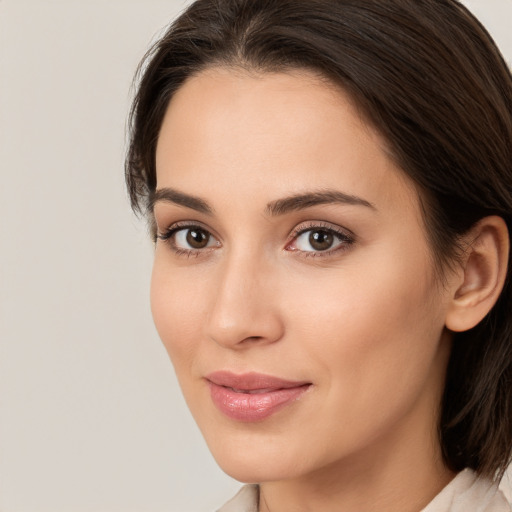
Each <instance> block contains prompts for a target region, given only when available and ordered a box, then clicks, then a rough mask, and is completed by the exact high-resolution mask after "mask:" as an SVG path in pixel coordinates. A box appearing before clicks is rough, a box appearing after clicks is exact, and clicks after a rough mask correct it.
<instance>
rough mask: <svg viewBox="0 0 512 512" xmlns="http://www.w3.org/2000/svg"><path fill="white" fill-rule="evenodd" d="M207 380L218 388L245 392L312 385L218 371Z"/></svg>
mask: <svg viewBox="0 0 512 512" xmlns="http://www.w3.org/2000/svg"><path fill="white" fill-rule="evenodd" d="M205 378H206V380H208V381H210V382H211V383H213V384H216V385H217V386H224V387H227V388H232V389H235V390H243V391H256V390H266V391H273V390H277V389H289V388H296V387H300V386H305V385H307V384H311V382H308V381H303V380H302V381H297V380H287V379H281V378H280V377H274V376H272V375H265V374H262V373H255V372H250V373H243V374H236V373H232V372H228V371H217V372H213V373H210V374H208V375H207V376H206V377H205Z"/></svg>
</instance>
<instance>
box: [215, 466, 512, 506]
mask: <svg viewBox="0 0 512 512" xmlns="http://www.w3.org/2000/svg"><path fill="white" fill-rule="evenodd" d="M217 512H258V486H257V485H254V484H251V485H244V486H243V487H242V488H241V489H240V491H239V492H238V494H237V495H236V496H235V497H234V498H232V499H231V500H230V501H228V502H227V503H226V504H225V505H224V506H223V507H221V508H220V509H219V510H218V511H217ZM420 512H512V507H511V506H510V504H509V503H508V501H507V500H506V499H505V496H504V495H503V493H502V492H501V491H500V490H499V489H498V486H497V484H494V483H493V482H491V481H490V480H487V479H485V478H479V477H477V476H476V474H475V473H474V472H473V471H471V470H470V469H465V470H464V471H461V472H460V473H459V474H458V475H457V476H456V477H455V478H454V479H453V480H452V481H451V482H450V483H449V484H448V485H447V486H446V487H445V488H444V489H443V490H442V491H441V492H440V493H439V494H438V495H437V496H436V497H435V498H434V499H433V500H432V501H431V502H430V503H429V504H428V505H427V506H426V507H425V508H424V509H423V510H421V511H420Z"/></svg>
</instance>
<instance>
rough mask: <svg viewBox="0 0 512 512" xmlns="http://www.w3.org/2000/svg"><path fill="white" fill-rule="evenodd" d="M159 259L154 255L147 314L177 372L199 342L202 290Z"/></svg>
mask: <svg viewBox="0 0 512 512" xmlns="http://www.w3.org/2000/svg"><path fill="white" fill-rule="evenodd" d="M157 250H158V249H157ZM162 260H164V258H162V257H160V255H158V254H156V255H155V262H154V265H153V272H152V276H151V296H150V297H151V312H152V315H153V321H154V323H155V326H156V329H157V331H158V334H159V336H160V339H161V340H162V342H163V344H164V346H165V348H166V349H167V352H168V354H169V356H170V358H171V360H172V362H173V364H174V366H175V368H176V371H177V372H179V371H180V369H181V366H182V365H187V366H188V364H189V362H190V361H191V359H192V357H193V354H194V351H195V350H196V345H197V344H198V343H199V340H200V339H201V337H200V329H201V325H202V324H201V318H204V315H202V312H201V310H202V309H204V308H202V307H201V299H202V298H204V289H201V286H200V280H196V279H187V277H186V273H184V272H181V271H179V270H176V269H171V268H168V267H169V266H168V265H166V264H165V261H162ZM198 281H199V282H198Z"/></svg>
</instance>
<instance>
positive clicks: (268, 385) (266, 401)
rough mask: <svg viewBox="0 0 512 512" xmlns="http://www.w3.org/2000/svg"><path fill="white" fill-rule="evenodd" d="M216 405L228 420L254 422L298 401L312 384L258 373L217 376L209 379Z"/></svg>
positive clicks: (212, 375)
mask: <svg viewBox="0 0 512 512" xmlns="http://www.w3.org/2000/svg"><path fill="white" fill-rule="evenodd" d="M206 380H207V381H208V384H209V386H210V393H211V397H212V401H213V403H214V404H215V406H216V407H217V408H218V409H219V410H220V411H221V412H222V413H224V414H225V415H226V416H228V417H229V418H232V419H234V420H238V421H246V422H254V421H260V420H263V419H265V418H268V417H269V416H270V415H272V414H274V413H275V412H277V411H279V410H280V409H282V408H283V407H286V406H287V405H289V404H291V403H292V402H294V401H295V400H297V399H298V398H299V397H300V396H301V395H302V394H303V393H304V392H306V391H307V390H308V389H309V387H310V386H311V382H305V381H289V380H284V379H280V378H278V377H272V376H270V375H263V374H258V373H246V374H243V375H237V374H234V373H231V372H214V373H211V374H209V375H207V376H206Z"/></svg>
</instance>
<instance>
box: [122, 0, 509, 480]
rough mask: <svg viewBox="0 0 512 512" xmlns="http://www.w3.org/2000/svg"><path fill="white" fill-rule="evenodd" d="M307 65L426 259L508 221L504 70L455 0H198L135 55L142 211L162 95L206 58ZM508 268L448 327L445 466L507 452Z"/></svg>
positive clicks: (133, 178)
mask: <svg viewBox="0 0 512 512" xmlns="http://www.w3.org/2000/svg"><path fill="white" fill-rule="evenodd" d="M215 66H222V67H228V68H231V69H233V70H235V69H236V68H241V69H244V70H248V71H256V72H262V73H265V72H286V71H290V70H309V71H313V72H315V73H317V74H320V76H323V77H325V78H327V79H328V80H329V81H330V82H333V83H334V84H336V85H338V86H340V87H341V88H342V89H343V90H344V91H346V92H347V93H348V94H349V95H350V97H351V98H352V99H353V101H354V102H355V103H356V105H357V106H358V108H359V110H360V111H361V113H362V115H363V116H364V118H365V119H366V120H367V121H368V122H369V123H370V124H371V125H372V126H373V127H374V128H375V129H376V130H377V131H378V132H379V133H380V134H381V135H382V136H383V137H384V138H385V140H386V141H387V143H388V145H389V148H390V151H391V153H392V156H393V158H394V159H395V161H396V163H397V165H398V166H399V167H400V168H401V169H402V170H403V172H405V173H406V174H407V175H408V176H409V177H410V178H411V179H412V180H413V182H414V183H415V184H416V186H417V188H418V191H419V196H420V201H421V204H422V206H423V214H424V221H425V226H426V231H427V236H428V238H429V240H430V243H431V246H432V252H433V256H434V260H435V262H436V268H446V265H450V262H452V263H453V261H454V260H456V258H457V254H458V252H459V249H460V247H459V245H460V244H459V243H458V242H459V241H460V240H461V237H462V235H464V234H466V233H468V231H469V230H470V229H471V227H472V226H473V225H474V224H475V223H476V222H477V221H478V220H479V219H481V218H483V217H485V216H487V215H499V216H500V217H502V218H503V219H504V220H505V221H506V223H507V226H508V230H509V235H510V232H511V226H512V76H511V73H510V70H509V68H508V67H507V64H506V63H505V61H504V59H503V57H502V56H501V54H500V52H499V50H498V49H497V47H496V45H495V43H494V42H493V40H492V38H491V36H490V35H489V34H488V32H487V31H486V30H485V29H484V27H483V26H482V25H481V24H480V23H479V21H478V20H476V19H475V18H474V17H473V15H472V14H471V13H470V12H469V11H468V10H467V9H466V8H465V7H463V6H462V5H461V4H460V3H459V2H458V1H456V0H415V1H411V0H197V1H195V2H194V3H192V4H191V5H190V6H189V7H188V8H187V9H186V10H185V11H184V12H183V13H182V14H181V15H180V16H179V17H178V18H177V19H176V20H175V21H174V22H173V23H172V24H171V25H170V27H169V28H168V30H167V32H166V33H165V35H164V36H163V37H161V39H160V40H159V41H157V43H156V44H155V45H154V46H153V47H152V48H151V49H150V51H149V52H148V53H147V54H146V56H145V58H144V60H143V61H142V63H141V65H140V66H139V70H138V75H137V77H138V79H139V83H138V89H137V91H136V95H135V98H134V101H133V105H132V110H131V115H130V139H129V147H128V153H127V158H126V168H125V171H126V181H127V186H128V190H129V194H130V199H131V204H132V208H133V209H134V210H135V211H136V212H138V213H141V212H142V213H149V214H150V216H151V198H152V195H153V193H154V191H155V189H156V169H155V152H156V144H157V140H158V136H159V131H160V127H161V124H162V120H163V117H164V114H165V112H166V109H167V106H168V104H169V101H170V100H171V98H172V97H173V94H174V93H175V92H176V91H177V90H178V89H179V88H180V87H181V86H182V85H183V84H184V82H185V81H186V80H187V79H188V78H190V77H192V76H194V75H196V74H198V73H200V72H201V71H203V70H205V69H207V68H211V67H215ZM510 274H511V265H510V261H509V266H508V270H507V278H506V282H505V285H504V289H503V291H502V293H501V295H500V298H499V299H498V301H497V303H496V304H495V306H494V308H493V309H492V310H491V311H490V313H489V314H488V315H487V316H486V317H485V318H484V320H483V321H482V322H480V323H479V324H478V325H477V326H476V327H474V328H473V329H471V330H469V331H466V332H462V333H454V335H453V346H452V353H451V357H450V361H449V364H448V369H447V376H446V384H445V391H444V396H443V400H442V404H441V412H440V422H439V439H440V443H441V447H442V452H443V457H444V461H445V463H446V465H447V466H448V467H450V468H451V469H452V470H454V471H459V470H462V469H464V468H466V467H469V468H472V469H474V470H475V471H476V472H477V473H479V474H482V475H485V476H488V477H491V478H500V477H501V476H502V475H503V472H504V471H505V468H506V467H507V465H508V463H509V461H510V454H511V451H512V315H511V311H512V281H511V276H510Z"/></svg>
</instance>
